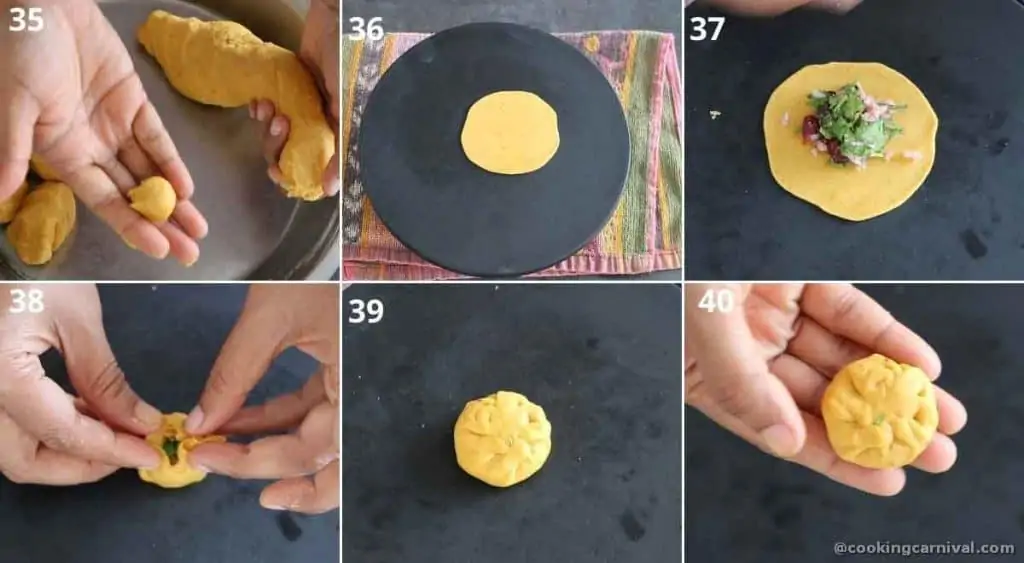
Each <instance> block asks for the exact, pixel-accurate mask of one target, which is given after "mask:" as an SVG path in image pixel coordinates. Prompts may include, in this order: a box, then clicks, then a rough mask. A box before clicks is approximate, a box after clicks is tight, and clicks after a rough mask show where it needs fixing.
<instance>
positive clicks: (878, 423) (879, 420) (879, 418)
mask: <svg viewBox="0 0 1024 563" xmlns="http://www.w3.org/2000/svg"><path fill="white" fill-rule="evenodd" d="M883 422H885V415H884V414H880V415H878V416H876V417H875V426H881V425H882V423H883Z"/></svg>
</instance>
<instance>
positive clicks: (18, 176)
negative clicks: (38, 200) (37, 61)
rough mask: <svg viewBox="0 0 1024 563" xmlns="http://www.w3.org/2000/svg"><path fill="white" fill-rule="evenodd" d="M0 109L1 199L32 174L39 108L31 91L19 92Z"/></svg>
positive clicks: (8, 195)
mask: <svg viewBox="0 0 1024 563" xmlns="http://www.w3.org/2000/svg"><path fill="white" fill-rule="evenodd" d="M9 102H10V103H8V104H6V107H4V108H3V109H0V201H3V200H5V199H7V198H8V197H10V195H11V194H13V193H14V191H15V190H17V189H18V187H20V186H21V184H22V182H24V181H25V176H27V175H28V161H29V158H30V157H31V156H32V130H33V128H34V127H35V123H36V118H37V117H38V116H39V109H38V108H37V107H36V105H35V104H34V103H33V102H32V101H31V99H30V98H29V97H28V96H27V95H17V94H16V95H15V96H14V99H13V100H9Z"/></svg>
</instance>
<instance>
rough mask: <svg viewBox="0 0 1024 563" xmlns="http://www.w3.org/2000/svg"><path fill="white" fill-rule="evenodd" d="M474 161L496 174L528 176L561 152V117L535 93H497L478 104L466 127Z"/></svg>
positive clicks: (466, 145) (465, 141)
mask: <svg viewBox="0 0 1024 563" xmlns="http://www.w3.org/2000/svg"><path fill="white" fill-rule="evenodd" d="M461 140H462V150H463V151H464V152H465V153H466V158H468V159H469V161H470V162H472V163H473V164H475V165H477V166H479V167H480V168H483V169H484V170H487V171H488V172H494V173H495V174H527V173H530V172H534V171H536V170H539V169H540V168H542V167H543V166H544V165H545V164H547V163H548V161H549V160H551V158H552V157H553V156H555V153H556V152H558V143H559V136H558V115H557V114H556V113H555V110H554V109H553V108H552V107H551V106H549V105H548V104H547V102H545V101H544V100H542V99H541V98H540V96H538V95H536V94H534V93H531V92H520V91H508V92H494V93H492V94H488V95H486V96H484V97H483V98H480V99H479V100H477V101H476V103H474V104H473V105H472V106H471V107H470V108H469V112H467V113H466V123H465V125H463V127H462V139H461Z"/></svg>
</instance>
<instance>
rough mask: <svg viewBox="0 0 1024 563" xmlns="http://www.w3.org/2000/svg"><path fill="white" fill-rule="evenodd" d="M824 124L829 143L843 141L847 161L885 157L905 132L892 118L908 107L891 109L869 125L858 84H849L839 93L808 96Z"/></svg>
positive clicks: (822, 125)
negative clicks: (896, 139)
mask: <svg viewBox="0 0 1024 563" xmlns="http://www.w3.org/2000/svg"><path fill="white" fill-rule="evenodd" d="M807 99H808V103H809V104H810V105H811V107H813V108H814V111H815V114H816V115H817V116H818V120H819V122H820V123H821V127H820V134H821V136H822V138H824V139H826V140H832V139H835V140H837V141H839V151H840V152H841V153H842V154H843V155H844V156H846V157H847V158H871V157H882V156H885V146H886V145H887V144H888V143H889V141H891V140H892V139H893V138H894V137H896V136H897V135H899V134H900V133H902V132H903V129H902V128H901V127H900V126H899V125H897V124H896V122H895V121H894V120H893V118H892V114H893V112H894V111H896V110H901V109H904V108H906V106H897V105H889V106H888V108H889V110H890V111H888V112H886V115H884V116H883V117H882V118H880V119H877V120H875V121H867V120H865V119H864V114H865V112H866V110H867V107H866V106H865V104H864V100H863V99H862V98H861V96H860V89H859V87H858V86H857V85H856V84H847V85H845V86H843V87H842V88H840V89H838V90H836V91H830V92H815V93H812V94H810V95H809V96H808V98H807Z"/></svg>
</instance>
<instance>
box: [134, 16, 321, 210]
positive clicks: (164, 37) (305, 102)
mask: <svg viewBox="0 0 1024 563" xmlns="http://www.w3.org/2000/svg"><path fill="white" fill-rule="evenodd" d="M138 38H139V42H140V43H141V44H142V46H143V47H144V48H145V49H146V51H147V52H148V53H149V54H150V55H152V56H153V57H154V58H155V59H156V60H157V62H158V63H159V64H160V66H161V68H163V70H164V73H165V74H166V75H167V79H168V80H169V81H170V83H171V85H172V86H174V88H175V89H176V90H178V92H180V93H181V94H182V95H184V96H185V97H187V98H190V99H192V100H195V101H197V102H200V103H203V104H208V105H213V106H219V107H227V108H233V107H240V106H244V105H247V104H248V103H249V102H251V101H252V100H256V99H269V100H272V101H273V102H274V104H275V106H276V107H277V111H278V112H280V113H283V114H284V115H286V116H288V119H289V123H290V127H291V130H290V133H289V135H288V141H287V143H285V146H284V150H283V151H282V152H281V160H280V162H279V163H278V166H279V167H280V168H281V172H282V175H283V179H284V186H283V187H284V190H285V192H286V193H287V194H288V196H289V197H295V198H300V199H304V200H307V201H314V200H317V199H320V198H322V197H323V196H324V187H323V173H324V170H325V169H326V168H327V165H328V163H329V162H330V160H331V157H333V156H334V150H335V139H334V132H333V131H332V130H331V127H330V125H329V124H328V123H327V119H326V118H325V117H324V112H323V100H322V98H321V97H320V91H319V90H318V89H317V86H316V82H315V81H314V79H313V76H312V75H311V74H310V73H309V71H308V70H306V67H305V66H303V64H302V62H301V61H300V60H299V58H298V57H297V56H296V55H295V53H292V52H291V51H288V50H287V49H283V48H281V47H278V46H277V45H274V44H273V43H265V42H263V41H262V40H261V39H260V38H258V37H256V36H255V35H253V33H252V32H250V31H249V30H248V29H246V28H245V27H243V26H241V25H239V24H237V23H235V22H230V21H217V22H204V21H201V20H198V19H195V18H187V19H186V18H179V17H177V16H174V15H172V14H169V13H167V12H164V11H162V10H157V11H155V12H153V13H152V14H150V15H149V18H148V19H147V20H146V22H145V23H144V24H143V25H142V27H141V28H140V29H139V32H138Z"/></svg>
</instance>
